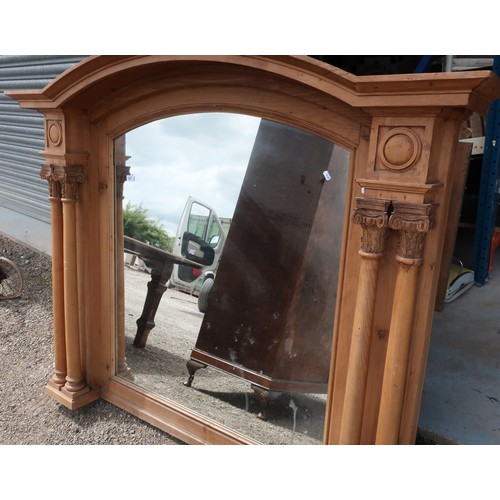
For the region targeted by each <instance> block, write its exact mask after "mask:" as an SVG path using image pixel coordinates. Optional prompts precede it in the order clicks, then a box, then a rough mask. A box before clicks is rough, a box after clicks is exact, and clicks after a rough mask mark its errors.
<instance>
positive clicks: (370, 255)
mask: <svg viewBox="0 0 500 500" xmlns="http://www.w3.org/2000/svg"><path fill="white" fill-rule="evenodd" d="M389 205H390V202H389V201H385V200H377V199H363V198H357V199H356V208H355V210H354V216H353V221H354V222H355V223H356V224H360V225H361V228H362V230H363V236H362V240H361V250H360V251H359V255H360V256H361V259H362V260H361V266H360V272H359V284H358V292H357V297H356V308H355V313H354V323H353V328H352V337H351V349H350V353H349V371H348V373H347V381H346V392H345V396H344V408H343V414H342V425H341V429H340V444H358V443H359V440H360V436H361V424H362V418H363V406H364V401H365V392H366V378H367V372H368V358H369V353H370V343H371V337H372V331H373V317H374V312H375V297H376V293H377V279H378V271H379V265H380V259H381V258H382V256H383V251H384V243H385V238H386V233H387V222H388V209H389Z"/></svg>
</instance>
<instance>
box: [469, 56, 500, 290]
mask: <svg viewBox="0 0 500 500" xmlns="http://www.w3.org/2000/svg"><path fill="white" fill-rule="evenodd" d="M493 71H494V72H495V73H496V74H497V75H499V76H500V56H495V57H494V58H493ZM499 176H500V100H496V101H493V102H492V103H491V104H490V107H489V109H488V116H487V121H486V136H485V141H484V154H483V166H482V170H481V180H480V186H479V201H478V204H477V216H476V226H475V232H474V253H473V259H474V277H475V281H476V284H477V285H484V284H485V283H486V281H487V280H488V277H489V261H490V249H491V240H492V237H493V231H494V228H495V219H496V214H497V207H498V185H499Z"/></svg>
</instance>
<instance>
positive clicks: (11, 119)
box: [0, 55, 85, 229]
mask: <svg viewBox="0 0 500 500" xmlns="http://www.w3.org/2000/svg"><path fill="white" fill-rule="evenodd" d="M84 57H85V56H69V55H68V56H60V55H0V208H2V207H3V208H6V209H9V210H13V211H15V212H17V213H19V214H23V215H25V216H27V217H30V218H33V219H36V220H38V221H42V222H47V223H48V222H50V206H49V201H48V186H47V181H45V180H43V179H41V178H40V175H39V172H40V165H41V163H42V157H41V156H40V152H41V151H43V149H44V146H43V141H44V134H43V117H42V115H41V114H39V113H38V112H35V111H32V110H25V109H21V108H20V107H19V104H18V103H17V101H14V100H12V99H10V98H9V97H7V96H5V95H4V91H5V90H13V89H15V90H20V89H26V90H31V89H42V88H43V87H45V86H46V85H47V84H48V83H49V82H50V81H51V80H53V79H54V78H55V77H56V76H58V75H59V74H61V73H62V72H63V71H65V70H66V69H68V68H69V67H71V66H73V65H74V64H75V63H77V62H79V61H81V60H82V59H83V58H84ZM0 229H1V228H0Z"/></svg>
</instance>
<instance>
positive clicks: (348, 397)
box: [8, 56, 500, 444]
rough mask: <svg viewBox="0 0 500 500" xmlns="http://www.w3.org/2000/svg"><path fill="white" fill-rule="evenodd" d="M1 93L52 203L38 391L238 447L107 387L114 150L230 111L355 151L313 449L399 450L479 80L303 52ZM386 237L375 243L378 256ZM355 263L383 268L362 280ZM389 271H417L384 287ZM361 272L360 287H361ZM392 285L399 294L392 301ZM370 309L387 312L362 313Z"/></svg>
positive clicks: (192, 59) (487, 94) (161, 63)
mask: <svg viewBox="0 0 500 500" xmlns="http://www.w3.org/2000/svg"><path fill="white" fill-rule="evenodd" d="M8 95H10V96H11V97H13V98H15V99H17V100H19V101H20V102H21V105H22V107H26V108H32V109H36V110H38V111H40V112H41V113H43V114H44V116H45V137H46V140H45V150H44V151H43V153H42V156H43V157H44V164H43V166H42V170H41V175H42V177H44V178H45V179H47V181H48V183H49V190H50V199H51V203H52V231H53V271H54V342H55V348H54V351H55V352H54V358H55V369H54V375H53V376H52V378H51V379H50V380H49V382H48V385H47V392H48V393H49V395H51V396H52V397H54V398H55V399H56V400H58V401H60V402H61V403H62V404H64V405H65V406H67V407H69V408H73V409H74V408H78V407H81V406H83V405H85V404H87V403H89V402H90V401H93V400H95V399H96V398H99V397H103V398H105V399H107V400H108V401H111V402H112V403H114V404H117V405H118V406H120V407H122V408H124V409H125V410H127V411H130V412H132V413H134V414H136V415H138V416H140V417H141V418H144V419H145V420H147V421H148V422H150V423H152V424H154V425H157V426H158V427H160V428H162V429H164V430H166V431H168V432H171V433H172V434H173V435H175V436H177V437H179V438H180V439H183V440H185V441H186V442H192V443H203V442H206V443H229V442H234V443H238V442H249V440H247V439H245V438H244V437H241V436H238V435H236V434H232V433H230V432H227V431H226V430H224V429H222V428H219V427H217V426H216V425H210V424H207V422H204V421H203V420H200V419H196V418H193V417H192V416H190V415H186V414H185V412H184V411H183V410H182V408H179V407H176V405H175V404H172V403H167V402H162V401H161V400H159V398H156V397H154V396H153V395H151V394H147V393H146V392H145V391H143V392H142V393H141V394H138V393H137V391H135V390H134V389H133V388H131V387H127V384H126V383H124V382H123V381H121V382H119V381H116V380H114V379H113V375H114V373H113V368H112V367H113V366H114V353H113V352H114V351H113V347H114V346H113V342H114V341H113V332H114V319H113V310H114V307H115V306H114V298H113V288H114V287H113V284H114V281H113V280H114V276H113V259H114V246H113V245H114V244H113V238H114V226H113V201H114V200H113V197H114V189H113V188H114V184H113V183H114V180H113V175H112V173H113V172H112V171H113V169H112V162H113V140H114V139H115V138H117V137H119V136H121V135H122V134H124V133H126V132H128V131H129V130H132V129H134V128H136V127H138V126H140V125H143V124H145V123H148V122H150V121H153V120H156V119H160V118H166V117H169V116H175V115H179V114H186V113H195V112H216V111H221V112H235V113H243V114H249V115H254V116H259V117H262V118H268V119H271V120H274V121H278V122H282V123H285V124H288V125H293V126H295V127H298V128H301V129H304V130H306V131H308V132H311V133H314V134H316V135H318V136H320V137H323V138H325V139H328V140H330V141H332V142H335V143H337V144H339V145H341V146H343V147H345V148H347V149H349V150H351V151H352V152H353V153H354V154H353V155H352V159H351V171H352V172H351V173H352V177H351V180H352V181H353V182H351V192H350V193H349V194H348V197H347V200H348V202H347V205H348V208H347V212H346V213H347V215H348V217H346V225H345V232H344V244H343V262H342V266H341V269H342V270H341V275H340V279H339V288H338V289H339V299H338V303H337V312H338V314H337V315H336V324H335V343H334V347H333V352H332V369H331V375H332V376H331V377H330V379H331V380H330V386H329V397H328V403H327V412H326V426H325V442H326V443H332V444H333V443H339V442H341V443H342V442H344V443H348V442H352V443H355V442H358V443H360V442H361V443H372V442H380V443H382V442H395V443H396V442H397V443H411V442H412V439H414V436H415V432H416V426H417V420H418V408H419V402H420V393H421V388H422V382H423V374H424V370H425V359H426V355H427V348H428V339H429V332H430V325H431V322H432V312H433V303H434V295H435V290H436V287H437V281H438V278H437V277H436V269H439V267H440V258H441V253H442V248H443V238H444V236H443V235H444V232H445V229H446V216H445V214H446V213H447V212H446V210H447V208H448V206H449V202H450V196H451V185H450V182H449V181H450V178H451V177H450V176H451V172H452V168H453V158H454V154H455V149H456V144H457V142H458V133H459V130H460V126H461V123H462V121H463V120H464V119H465V118H466V117H467V116H468V114H469V113H470V112H471V111H478V112H480V113H486V110H487V107H488V104H489V102H490V101H491V100H492V99H494V98H498V97H500V91H499V85H498V81H497V79H496V77H495V76H494V75H493V74H491V73H490V72H485V71H481V72H467V73H459V74H432V75H429V74H421V75H385V76H372V77H356V76H353V75H350V74H348V73H346V72H344V71H342V70H339V69H337V68H333V67H332V66H330V65H328V64H325V63H322V62H319V61H316V60H313V59H312V58H309V57H305V56H93V57H89V58H87V59H85V60H84V61H82V62H81V63H80V64H78V65H76V66H74V67H73V68H71V69H70V70H68V71H66V72H65V73H63V74H62V75H60V76H59V77H58V78H56V79H55V80H54V81H53V82H52V83H51V84H49V85H48V86H47V87H46V88H44V89H43V90H41V91H16V92H9V93H8ZM401 165H403V166H404V168H402V167H401ZM389 207H390V208H389ZM431 212H432V214H431ZM350 214H353V215H354V216H353V217H352V218H351V217H350ZM391 214H392V215H391ZM390 215H391V221H392V223H389V216H390ZM394 215H395V216H396V217H393V216H394ZM413 222H416V226H415V227H417V226H418V228H422V230H421V231H420V229H418V231H419V233H418V234H419V235H420V236H422V234H420V233H423V235H424V236H423V238H424V239H425V246H424V244H423V241H424V240H423V239H422V238H421V239H419V240H418V241H419V242H420V243H421V244H420V246H419V247H418V248H417V254H414V253H412V251H413V252H415V248H409V247H408V245H409V243H408V241H406V240H405V235H407V234H409V233H408V231H410V232H411V230H409V229H408V227H409V226H408V224H410V226H411V223H413ZM391 224H392V225H391ZM374 227H375V228H378V229H376V230H375V232H373V231H372V229H371V228H374ZM386 230H387V231H386ZM386 233H388V235H387V234H386ZM386 236H387V240H388V243H387V245H386V246H385V247H384V246H382V247H381V248H380V249H379V250H380V251H379V250H377V248H378V247H377V245H380V244H382V243H381V242H383V241H384V239H385V237H386ZM420 236H419V238H420ZM398 237H399V238H400V240H399V244H398ZM89 242H92V244H91V245H89V244H88V243H89ZM360 242H361V256H360V254H359V253H360V252H359V251H360ZM405 245H406V246H405ZM410 246H411V245H410ZM401 249H402V250H401ZM401 252H403V253H404V255H401ZM405 252H406V253H405ZM419 252H420V253H419ZM367 255H368V256H369V255H372V256H376V257H377V258H379V257H381V258H382V259H383V261H384V263H385V264H386V265H385V266H384V267H383V268H382V269H380V272H379V271H378V270H377V272H376V273H375V274H374V271H373V269H372V270H371V271H370V268H369V267H367V264H366V262H367V259H366V256H367ZM375 260H376V259H375ZM63 262H64V266H63ZM401 266H403V267H404V266H407V267H408V266H410V268H415V269H417V267H418V271H415V273H414V274H412V273H407V274H409V275H411V276H410V279H406V280H403V281H401V280H400V281H398V279H399V278H400V275H399V274H398V273H399V271H398V269H401ZM406 270H407V269H406ZM343 276H349V279H348V280H347V279H344V278H343ZM365 278H366V279H365ZM372 278H373V279H374V283H375V287H374V288H373V289H366V286H367V283H370V279H372ZM373 279H372V281H371V282H373ZM401 279H403V278H401ZM377 285H378V286H377ZM398 286H399V287H400V288H397V287H398ZM429 290H430V292H429ZM401 291H404V292H405V296H406V295H408V296H409V297H411V299H408V300H407V301H406V302H405V303H403V304H401V303H396V301H394V302H393V297H394V296H396V295H398V293H399V292H401ZM424 291H425V293H422V292H424ZM406 292H409V293H406ZM382 303H384V304H389V305H390V304H393V306H392V309H391V307H377V306H380V305H381V304H382ZM374 310H375V311H376V313H373V311H374ZM370 311H372V320H373V321H374V322H375V323H376V326H377V328H378V331H379V332H383V331H387V332H391V327H393V328H396V327H397V328H399V329H401V328H402V329H403V331H404V332H405V334H407V335H406V337H405V338H404V339H403V344H404V345H403V349H402V350H401V349H400V350H399V351H398V346H396V347H394V346H391V342H390V341H388V339H387V335H378V337H376V338H375V340H374V341H371V340H370V339H371V337H370V336H371V332H372V330H373V329H374V328H375V326H374V323H373V321H372V322H368V324H366V322H365V323H363V322H361V326H360V325H359V324H358V323H356V322H357V321H358V322H359V320H360V318H362V317H366V316H367V313H369V312H370ZM373 314H374V315H375V317H374V319H373ZM368 316H370V314H368ZM353 323H354V327H353ZM358 326H360V328H361V331H362V332H364V335H365V337H364V338H363V339H362V342H368V344H366V345H367V346H368V353H367V354H366V353H365V354H362V355H361V356H359V355H358V356H357V353H359V349H358V348H359V345H357V344H356V342H357V340H356V335H355V334H354V333H353V332H355V330H356V328H357V327H358ZM389 337H390V338H391V339H392V338H394V337H395V336H394V335H392V336H391V335H389ZM412 339H413V340H412ZM394 349H395V350H394ZM356 356H357V357H356ZM402 359H403V361H404V363H403V365H404V366H403V368H404V369H403V372H402V375H401V376H402V380H403V381H405V380H406V377H407V375H408V374H410V373H411V380H409V381H406V382H404V383H403V384H401V383H400V384H399V385H400V387H399V389H398V391H397V393H392V392H391V390H388V389H387V388H388V387H389V388H390V387H392V386H394V384H393V383H392V382H393V381H391V380H390V379H389V377H388V376H386V374H387V373H389V372H391V368H393V366H394V365H391V364H390V363H391V362H392V363H396V362H400V361H401V360H402ZM368 361H369V362H368ZM384 363H385V373H384V368H383V366H384ZM396 364H397V363H396ZM381 367H382V368H381ZM360 380H361V381H364V382H362V383H361V386H360V382H359V381H360ZM360 394H361V397H358V396H359V395H360ZM350 422H353V424H352V425H351V424H350Z"/></svg>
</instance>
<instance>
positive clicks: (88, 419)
mask: <svg viewBox="0 0 500 500" xmlns="http://www.w3.org/2000/svg"><path fill="white" fill-rule="evenodd" d="M0 255H2V256H4V257H7V258H9V259H11V260H12V261H14V262H15V263H16V264H18V266H19V267H20V269H21V271H22V274H23V278H24V287H23V293H22V295H21V297H19V298H17V299H10V300H0V367H1V369H0V401H1V412H0V445H55V444H63V445H132V444H135V445H179V444H183V443H182V442H181V441H178V440H177V439H175V438H173V437H172V436H170V435H168V434H167V433H165V432H163V431H161V430H159V429H157V428H155V427H153V426H150V425H149V424H147V423H145V422H143V421H142V420H139V419H137V418H135V417H134V416H132V415H130V414H129V413H126V412H124V411H122V410H120V409H119V408H117V407H115V406H113V405H111V404H109V403H107V402H106V401H103V400H99V401H96V402H94V403H92V404H90V405H88V406H86V407H84V408H81V409H79V410H75V411H71V410H69V409H67V408H66V407H64V406H62V405H61V404H60V403H58V402H56V401H54V400H53V399H52V398H50V397H49V396H47V395H46V394H45V391H44V388H45V385H46V383H47V381H48V379H49V378H50V376H51V372H52V362H53V338H52V326H53V322H52V288H51V282H52V272H51V258H50V256H48V255H46V254H43V253H41V252H39V251H37V250H36V249H34V248H30V247H27V246H26V245H24V244H21V243H19V242H17V241H14V240H12V239H11V238H9V237H7V236H6V235H3V234H1V233H0Z"/></svg>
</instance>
